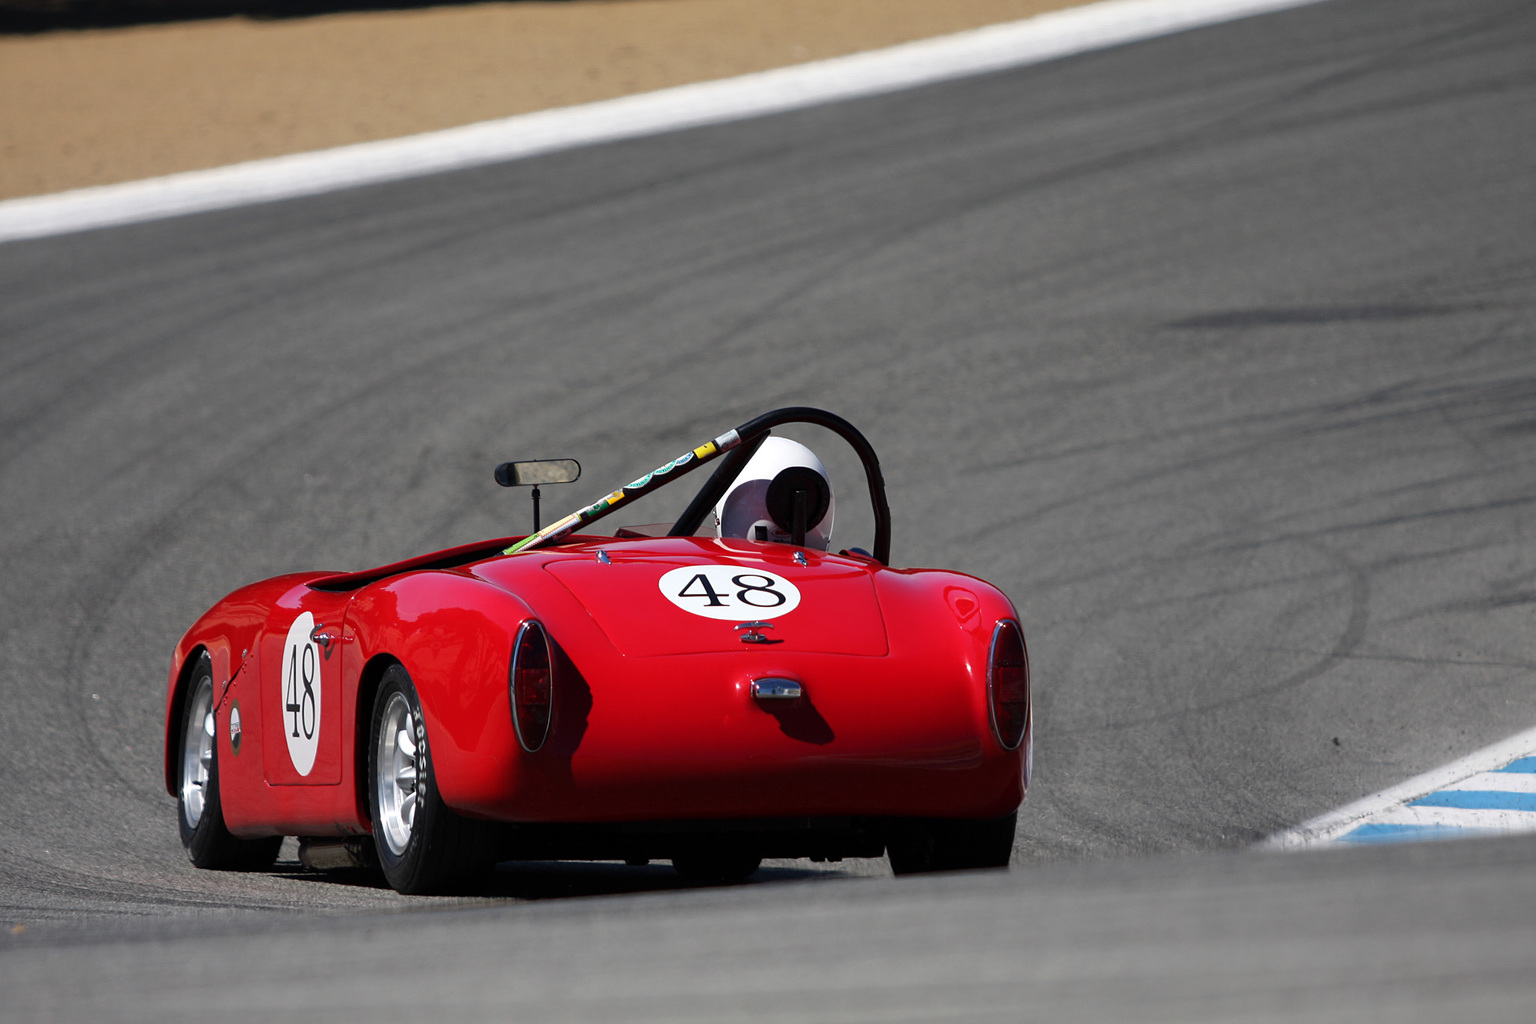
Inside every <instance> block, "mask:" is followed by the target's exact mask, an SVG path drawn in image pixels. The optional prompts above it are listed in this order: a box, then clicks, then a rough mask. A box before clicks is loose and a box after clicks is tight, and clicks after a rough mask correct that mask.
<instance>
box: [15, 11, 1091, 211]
mask: <svg viewBox="0 0 1536 1024" xmlns="http://www.w3.org/2000/svg"><path fill="white" fill-rule="evenodd" d="M17 2H19V0H10V4H7V2H6V0H0V12H3V10H4V8H5V7H6V6H10V5H14V4H15V3H17ZM34 6H35V5H34ZM289 6H290V7H293V6H298V7H303V6H304V5H302V4H301V5H289ZM325 6H328V5H324V4H320V3H317V4H315V8H317V9H319V8H322V7H325ZM1068 6H1073V2H1072V0H575V2H533V0H524V2H516V3H482V4H465V5H455V6H421V7H418V8H412V9H403V10H402V9H396V10H385V11H352V12H342V13H329V14H317V15H314V16H310V17H284V18H271V17H263V18H252V17H225V18H215V19H209V20H198V21H185V22H179V23H166V24H148V25H135V26H130V27H122V28H91V29H66V30H54V31H45V32H32V33H19V32H12V33H10V34H4V35H0V199H4V198H13V197H16V196H25V195H38V194H42V193H47V192H58V191H63V190H65V189H73V188H81V187H85V186H90V185H103V184H108V183H111V182H117V181H130V180H133V179H135V178H146V177H152V176H155V175H160V174H168V173H172V172H175V171H185V170H194V169H197V168H203V167H216V166H219V165H222V164H229V163H236V162H239V161H242V160H254V159H259V158H261V157H271V156H278V155H281V154H284V153H297V152H303V151H306V150H313V149H324V148H328V147H331V146H339V145H345V144H347V143H354V142H364V141H369V140H373V139H383V138H391V137H395V136H400V135H408V134H412V133H415V132H424V131H431V130H433V129H438V128H448V127H452V126H454V125H460V124H468V123H471V122H474V121H481V120H486V119H490V118H496V117H506V116H509V115H512V114H520V113H526V112H528V111H532V110H542V109H546V108H549V107H559V106H566V105H570V104H576V103H585V102H590V101H593V100H601V99H609V98H612V97H614V96H620V95H624V94H628V93H634V92H643V91H647V90H652V89H661V88H665V87H667V86H672V85H681V84H684V83H687V82H697V81H703V80H707V79H712V78H724V77H728V76H731V75H740V74H746V73H748V72H752V71H761V70H765V69H768V68H773V67H781V66H784V65H787V64H796V63H800V62H803V61H810V60H817V59H821V58H826V57H835V56H840V55H843V54H848V53H854V52H858V51H860V50H869V49H875V48H878V47H883V46H892V45H895V44H898V43H903V42H909V41H911V40H914V39H922V38H925V37H929V36H934V35H941V34H944V33H947V32H956V31H960V30H963V29H967V28H975V27H977V26H981V25H987V24H994V23H998V22H1004V21H1012V20H1015V19H1019V18H1026V17H1030V16H1032V15H1035V14H1039V13H1042V12H1044V11H1048V10H1053V9H1058V8H1062V7H1068ZM252 9H260V5H253V7H252Z"/></svg>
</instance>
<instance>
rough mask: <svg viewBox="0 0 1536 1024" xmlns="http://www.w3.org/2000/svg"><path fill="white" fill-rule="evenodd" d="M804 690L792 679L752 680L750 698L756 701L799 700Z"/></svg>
mask: <svg viewBox="0 0 1536 1024" xmlns="http://www.w3.org/2000/svg"><path fill="white" fill-rule="evenodd" d="M804 695H805V688H804V687H802V686H801V685H800V684H799V683H797V682H795V681H794V680H793V679H775V678H771V677H770V678H767V679H754V680H752V696H753V697H755V698H757V699H758V700H799V699H800V698H801V697H803V696H804Z"/></svg>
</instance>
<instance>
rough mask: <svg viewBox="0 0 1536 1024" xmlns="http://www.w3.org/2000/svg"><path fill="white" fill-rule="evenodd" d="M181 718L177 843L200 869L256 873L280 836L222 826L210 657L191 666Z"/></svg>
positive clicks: (268, 864)
mask: <svg viewBox="0 0 1536 1024" xmlns="http://www.w3.org/2000/svg"><path fill="white" fill-rule="evenodd" d="M187 685H188V696H187V701H186V705H185V707H184V709H183V711H182V716H181V782H180V785H179V786H178V787H177V791H176V809H177V817H178V819H179V821H180V825H181V845H182V846H184V847H185V848H186V850H187V856H188V857H189V858H190V859H191V861H192V863H193V864H195V865H197V866H198V867H200V868H214V869H221V870H226V871H260V870H262V869H264V868H269V867H271V866H272V862H273V861H274V860H276V859H277V850H278V847H280V846H282V845H283V837H282V836H266V837H264V838H261V839H240V838H237V837H236V836H234V835H232V834H231V833H230V831H229V829H228V828H227V827H225V825H224V809H223V806H222V803H221V802H220V800H219V744H218V742H217V730H216V728H215V715H214V707H213V661H212V660H211V659H210V658H209V657H208V655H206V654H204V655H203V656H202V657H201V658H199V659H198V662H197V664H196V665H194V666H193V668H192V678H191V680H190V681H189V683H188V684H187Z"/></svg>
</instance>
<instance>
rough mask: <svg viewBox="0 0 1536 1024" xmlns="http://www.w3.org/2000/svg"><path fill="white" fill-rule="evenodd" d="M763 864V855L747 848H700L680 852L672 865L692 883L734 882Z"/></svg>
mask: <svg viewBox="0 0 1536 1024" xmlns="http://www.w3.org/2000/svg"><path fill="white" fill-rule="evenodd" d="M762 866H763V858H762V857H760V856H758V855H757V854H754V853H751V852H749V851H746V850H730V849H700V850H691V851H688V852H679V853H677V854H676V855H674V856H673V858H672V867H673V868H675V869H676V870H677V873H678V874H679V875H682V876H683V878H684V880H686V881H689V882H692V883H694V884H695V885H735V884H736V883H738V882H745V881H746V880H747V879H749V878H751V877H752V876H753V875H755V874H756V873H757V869H758V868H760V867H762Z"/></svg>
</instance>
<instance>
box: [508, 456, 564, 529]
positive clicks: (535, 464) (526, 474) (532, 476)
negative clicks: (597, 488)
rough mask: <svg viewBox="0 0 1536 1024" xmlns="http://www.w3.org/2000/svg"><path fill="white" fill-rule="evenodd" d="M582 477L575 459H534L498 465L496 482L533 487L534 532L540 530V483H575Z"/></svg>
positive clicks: (511, 485) (510, 485)
mask: <svg viewBox="0 0 1536 1024" xmlns="http://www.w3.org/2000/svg"><path fill="white" fill-rule="evenodd" d="M580 478H581V463H579V462H577V461H576V460H575V459H533V460H531V461H529V462H503V463H502V464H501V465H499V466H497V467H496V482H497V483H499V484H501V486H503V487H532V488H533V532H534V533H538V532H539V485H540V484H573V483H575V482H576V481H577V480H578V479H580Z"/></svg>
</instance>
